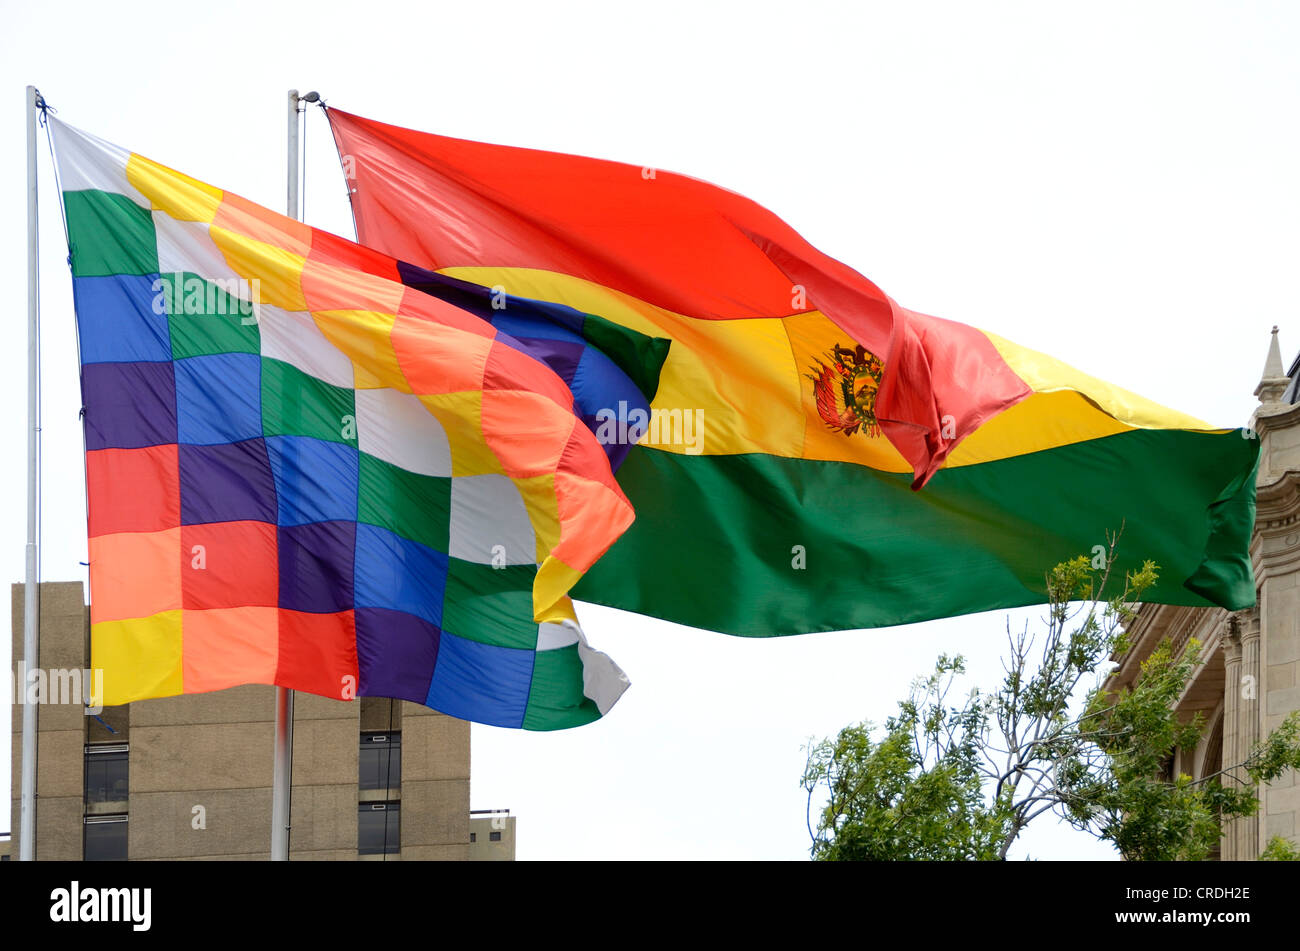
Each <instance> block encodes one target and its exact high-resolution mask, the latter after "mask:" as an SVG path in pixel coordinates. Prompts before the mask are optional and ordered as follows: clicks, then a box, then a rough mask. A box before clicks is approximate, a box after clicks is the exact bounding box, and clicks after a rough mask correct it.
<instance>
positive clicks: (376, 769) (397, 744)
mask: <svg viewBox="0 0 1300 951" xmlns="http://www.w3.org/2000/svg"><path fill="white" fill-rule="evenodd" d="M357 775H358V778H359V779H358V781H359V782H360V785H361V788H362V789H396V788H397V787H399V786H401V785H402V734H400V733H362V734H361V756H360V759H359V761H358V763H357Z"/></svg>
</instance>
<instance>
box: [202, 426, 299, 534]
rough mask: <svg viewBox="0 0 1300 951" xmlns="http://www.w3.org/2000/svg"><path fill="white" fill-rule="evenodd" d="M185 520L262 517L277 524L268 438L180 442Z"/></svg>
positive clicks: (254, 518)
mask: <svg viewBox="0 0 1300 951" xmlns="http://www.w3.org/2000/svg"><path fill="white" fill-rule="evenodd" d="M178 452H179V455H180V482H181V524H182V525H200V524H203V523H205V522H244V521H258V522H270V523H271V524H275V516H276V499H275V480H274V479H273V478H272V476H271V462H270V460H269V458H268V457H267V453H266V442H265V441H264V440H262V439H248V440H245V441H244V442H235V443H221V444H219V445H216V446H187V445H185V444H181V446H180V447H179V450H178Z"/></svg>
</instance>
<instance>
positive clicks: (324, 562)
mask: <svg viewBox="0 0 1300 951" xmlns="http://www.w3.org/2000/svg"><path fill="white" fill-rule="evenodd" d="M356 534H357V523H356V522H311V523H310V524H307V525H282V526H280V528H279V530H278V532H277V536H278V541H279V547H280V607H282V608H287V609H288V610H290V611H307V612H311V613H313V614H330V613H333V612H336V611H349V610H351V609H352V555H353V551H354V549H355V547H356Z"/></svg>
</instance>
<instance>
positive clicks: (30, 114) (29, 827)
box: [14, 86, 44, 862]
mask: <svg viewBox="0 0 1300 951" xmlns="http://www.w3.org/2000/svg"><path fill="white" fill-rule="evenodd" d="M40 101H41V94H40V93H39V92H38V91H37V89H36V87H35V86H28V87H27V577H26V582H25V584H24V587H23V665H22V671H23V677H22V678H21V680H19V679H18V678H15V682H14V693H15V694H17V696H15V697H14V699H15V700H18V701H19V702H21V703H22V707H23V759H22V792H21V794H20V795H21V804H20V806H19V809H20V817H19V821H18V858H19V860H20V861H23V862H30V861H32V860H33V859H35V858H36V704H34V703H28V702H26V700H27V699H28V698H27V697H25V696H24V695H25V694H26V692H27V671H29V670H31V669H32V668H33V667H38V666H40V654H39V649H40V648H39V644H40V640H39V634H38V628H37V615H38V612H39V605H38V597H37V594H38V592H37V587H36V585H37V578H36V544H37V539H36V498H37V497H36V482H37V463H36V451H37V433H38V429H37V427H38V423H39V418H40V417H39V415H38V413H37V404H38V401H39V399H40V393H39V391H38V388H37V385H36V381H37V374H38V372H39V370H40V357H39V350H38V347H37V341H38V339H39V319H40V318H39V315H40V304H41V298H40V284H39V279H40V254H39V248H38V244H37V242H38V241H39V239H40V231H39V228H38V227H37V217H36V211H37V208H36V122H37V118H38V116H39V113H40V109H39V105H38V104H39V103H40ZM19 691H22V693H19ZM40 699H44V698H43V697H42V698H40Z"/></svg>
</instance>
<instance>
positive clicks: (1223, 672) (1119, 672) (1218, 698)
mask: <svg viewBox="0 0 1300 951" xmlns="http://www.w3.org/2000/svg"><path fill="white" fill-rule="evenodd" d="M1255 395H1256V397H1258V399H1259V406H1258V407H1257V409H1256V410H1255V413H1254V415H1253V417H1252V419H1251V424H1250V428H1251V429H1252V430H1253V431H1254V433H1255V435H1256V437H1257V438H1258V439H1259V440H1260V442H1261V445H1260V449H1261V457H1260V464H1259V473H1258V476H1257V479H1256V513H1255V532H1254V536H1253V538H1252V540H1251V546H1250V555H1251V561H1252V564H1253V567H1254V572H1255V588H1256V600H1255V606H1254V607H1253V608H1251V609H1249V610H1247V611H1239V612H1236V613H1230V612H1228V611H1225V610H1223V609H1219V608H1185V607H1173V606H1169V605H1151V604H1148V605H1143V606H1142V607H1141V609H1140V610H1139V612H1138V617H1137V618H1136V620H1135V621H1134V623H1133V624H1132V625H1131V626H1130V628H1129V632H1128V633H1129V643H1130V647H1129V650H1128V652H1127V653H1125V654H1123V655H1122V656H1118V657H1115V658H1113V660H1115V661H1116V662H1117V663H1118V668H1117V669H1116V671H1115V672H1114V673H1113V674H1112V675H1111V681H1110V683H1111V686H1112V687H1114V688H1117V689H1118V688H1120V687H1124V686H1127V685H1130V684H1132V683H1133V682H1134V680H1135V679H1136V677H1137V676H1138V674H1139V672H1140V669H1141V663H1142V661H1143V660H1145V659H1146V658H1147V657H1148V656H1149V655H1150V654H1151V652H1152V651H1153V650H1154V649H1155V648H1156V646H1157V645H1158V644H1159V643H1160V642H1161V641H1162V640H1164V639H1165V638H1168V639H1169V640H1170V642H1171V644H1172V646H1173V649H1174V650H1175V651H1176V652H1181V651H1183V650H1185V649H1186V647H1187V645H1188V643H1189V642H1190V641H1191V639H1193V638H1195V639H1196V640H1197V641H1198V642H1199V643H1200V644H1201V654H1200V661H1199V664H1198V666H1197V669H1196V671H1195V673H1194V675H1193V677H1192V679H1191V681H1190V682H1189V684H1188V686H1187V689H1186V690H1185V691H1184V693H1183V696H1182V698H1181V699H1180V700H1179V703H1178V710H1179V712H1180V713H1181V714H1183V716H1184V718H1185V719H1191V718H1192V717H1194V716H1196V715H1197V714H1200V715H1201V716H1202V717H1203V719H1204V723H1205V729H1204V730H1203V731H1202V737H1201V741H1200V743H1199V744H1198V745H1197V747H1196V748H1195V749H1189V750H1178V751H1177V752H1176V754H1175V757H1174V762H1173V763H1171V764H1170V766H1169V769H1170V772H1171V775H1182V774H1186V775H1188V776H1191V777H1192V778H1194V779H1202V778H1206V777H1209V776H1213V775H1216V774H1218V773H1219V771H1220V770H1222V769H1225V768H1226V767H1231V766H1234V765H1236V764H1239V763H1241V762H1242V761H1243V760H1245V759H1246V757H1247V756H1248V755H1249V753H1250V750H1251V748H1252V747H1253V745H1254V744H1255V743H1256V742H1257V741H1258V740H1260V739H1261V738H1263V737H1264V736H1266V735H1268V733H1270V732H1271V731H1272V730H1274V729H1275V728H1277V727H1278V726H1279V725H1280V724H1281V723H1282V720H1283V719H1284V718H1285V717H1286V716H1287V714H1289V713H1291V712H1292V711H1294V710H1300V357H1297V359H1296V361H1295V362H1294V363H1293V364H1292V365H1291V369H1290V372H1289V373H1288V372H1286V371H1284V370H1283V365H1282V357H1281V350H1280V348H1279V346H1278V340H1277V328H1276V327H1275V328H1273V338H1272V340H1271V342H1270V345H1269V351H1268V357H1267V360H1266V362H1265V368H1264V375H1263V379H1261V380H1260V383H1259V385H1258V386H1257V387H1256V389H1255ZM1224 781H1225V782H1229V781H1232V780H1231V778H1227V779H1225V780H1224ZM1257 792H1258V795H1259V801H1260V808H1259V812H1258V813H1257V814H1256V815H1254V816H1251V817H1248V818H1242V819H1235V820H1232V821H1231V822H1228V823H1225V824H1224V829H1223V836H1222V838H1221V840H1220V844H1219V857H1220V858H1222V859H1224V860H1244V859H1254V858H1257V857H1258V856H1259V854H1260V852H1261V850H1262V849H1263V848H1264V847H1265V846H1266V844H1267V843H1268V842H1269V841H1270V840H1271V839H1272V838H1273V837H1274V836H1281V837H1282V838H1284V839H1289V840H1290V841H1291V842H1292V843H1300V784H1298V783H1297V776H1296V775H1295V772H1294V771H1291V772H1288V773H1287V774H1286V775H1284V776H1282V777H1281V778H1280V779H1278V780H1277V781H1276V782H1273V783H1268V784H1265V785H1263V786H1261V787H1260V788H1259V789H1258V790H1257Z"/></svg>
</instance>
